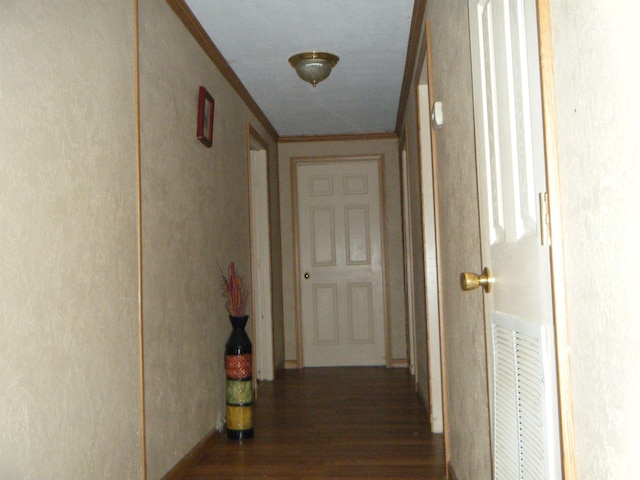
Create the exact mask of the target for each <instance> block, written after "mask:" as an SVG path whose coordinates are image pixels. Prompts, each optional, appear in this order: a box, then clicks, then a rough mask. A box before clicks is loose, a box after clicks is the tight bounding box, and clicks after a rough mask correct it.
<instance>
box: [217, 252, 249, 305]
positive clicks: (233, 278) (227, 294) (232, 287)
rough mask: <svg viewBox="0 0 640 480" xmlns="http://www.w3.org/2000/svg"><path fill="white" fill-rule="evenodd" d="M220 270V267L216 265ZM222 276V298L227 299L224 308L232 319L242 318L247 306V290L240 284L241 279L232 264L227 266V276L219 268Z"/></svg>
mask: <svg viewBox="0 0 640 480" xmlns="http://www.w3.org/2000/svg"><path fill="white" fill-rule="evenodd" d="M218 268H220V265H218ZM220 273H221V276H222V296H223V297H224V298H226V299H227V302H226V304H225V307H226V308H227V312H229V315H231V316H233V317H243V316H244V315H245V308H246V306H247V298H248V296H249V290H248V288H246V287H245V285H244V283H243V282H242V277H241V276H240V275H238V274H237V273H236V265H235V263H234V262H231V263H230V264H229V268H228V269H227V275H225V274H224V272H223V271H222V268H220Z"/></svg>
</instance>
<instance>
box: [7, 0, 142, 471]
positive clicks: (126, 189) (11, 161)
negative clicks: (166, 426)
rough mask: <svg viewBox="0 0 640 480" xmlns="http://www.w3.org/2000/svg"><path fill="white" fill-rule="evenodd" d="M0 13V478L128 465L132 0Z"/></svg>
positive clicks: (134, 384) (39, 4)
mask: <svg viewBox="0 0 640 480" xmlns="http://www.w3.org/2000/svg"><path fill="white" fill-rule="evenodd" d="M0 19H2V20H1V24H2V27H1V28H0V65H2V67H1V69H0V105H1V107H0V171H1V172H2V173H1V175H0V179H1V186H0V219H1V220H0V225H1V230H0V231H1V234H0V252H1V253H0V258H1V261H0V264H1V267H0V285H2V288H0V332H2V333H1V334H0V352H2V353H0V398H1V400H0V405H1V406H0V478H2V479H7V480H9V479H11V480H14V479H20V480H26V479H33V480H44V479H61V478H64V479H78V480H85V479H89V478H91V479H100V478H104V479H114V478H118V479H132V478H140V475H141V468H142V467H141V465H142V462H141V437H140V423H141V421H140V415H141V414H140V411H141V409H140V387H139V360H138V351H139V349H138V338H139V337H138V327H137V322H138V314H137V309H138V298H137V275H138V269H137V247H136V246H137V230H136V218H137V217H136V198H137V193H136V190H137V186H136V154H135V151H136V144H135V142H136V124H135V97H134V93H135V88H134V86H135V83H134V82H135V70H134V34H133V31H134V15H133V7H132V3H131V2H130V1H124V0H116V1H112V2H96V1H87V2H44V1H3V2H1V3H0Z"/></svg>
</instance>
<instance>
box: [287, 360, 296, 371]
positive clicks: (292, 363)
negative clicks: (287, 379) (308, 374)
mask: <svg viewBox="0 0 640 480" xmlns="http://www.w3.org/2000/svg"><path fill="white" fill-rule="evenodd" d="M284 368H285V370H295V369H297V368H300V367H299V366H298V361H297V360H285V361H284Z"/></svg>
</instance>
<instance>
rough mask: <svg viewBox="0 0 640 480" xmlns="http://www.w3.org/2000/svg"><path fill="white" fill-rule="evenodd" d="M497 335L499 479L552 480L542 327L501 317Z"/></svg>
mask: <svg viewBox="0 0 640 480" xmlns="http://www.w3.org/2000/svg"><path fill="white" fill-rule="evenodd" d="M491 334H492V350H493V352H492V359H493V365H492V384H493V385H492V388H493V392H492V393H493V440H494V443H493V445H494V472H495V473H494V474H495V479H496V480H515V479H519V480H528V479H531V480H543V479H547V478H549V475H548V468H547V462H548V460H549V459H548V458H547V457H548V450H547V448H548V447H547V446H548V444H549V442H548V441H547V438H546V437H547V435H548V432H547V428H546V424H547V422H546V421H545V418H546V415H545V391H544V388H545V379H544V368H543V367H544V365H543V355H542V353H543V343H544V342H543V338H542V328H541V327H540V326H538V325H533V324H530V323H528V322H523V321H521V320H518V319H515V318H512V317H506V316H503V315H495V316H493V317H492V324H491Z"/></svg>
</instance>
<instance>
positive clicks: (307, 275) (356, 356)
mask: <svg viewBox="0 0 640 480" xmlns="http://www.w3.org/2000/svg"><path fill="white" fill-rule="evenodd" d="M380 169H381V158H379V157H374V158H366V159H357V160H356V159H351V160H346V159H345V160H339V159H332V160H326V159H325V160H324V161H322V160H321V159H317V160H315V161H300V162H297V163H296V165H295V174H296V180H295V184H296V196H297V200H296V202H295V205H296V209H297V223H296V225H297V242H298V255H299V259H298V279H297V280H298V282H299V292H300V315H301V327H302V357H303V365H304V366H305V367H309V366H348V365H385V295H384V271H383V257H382V251H383V244H382V204H381V198H382V196H381V192H380V187H381V180H380V179H381V177H382V176H381V174H380Z"/></svg>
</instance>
